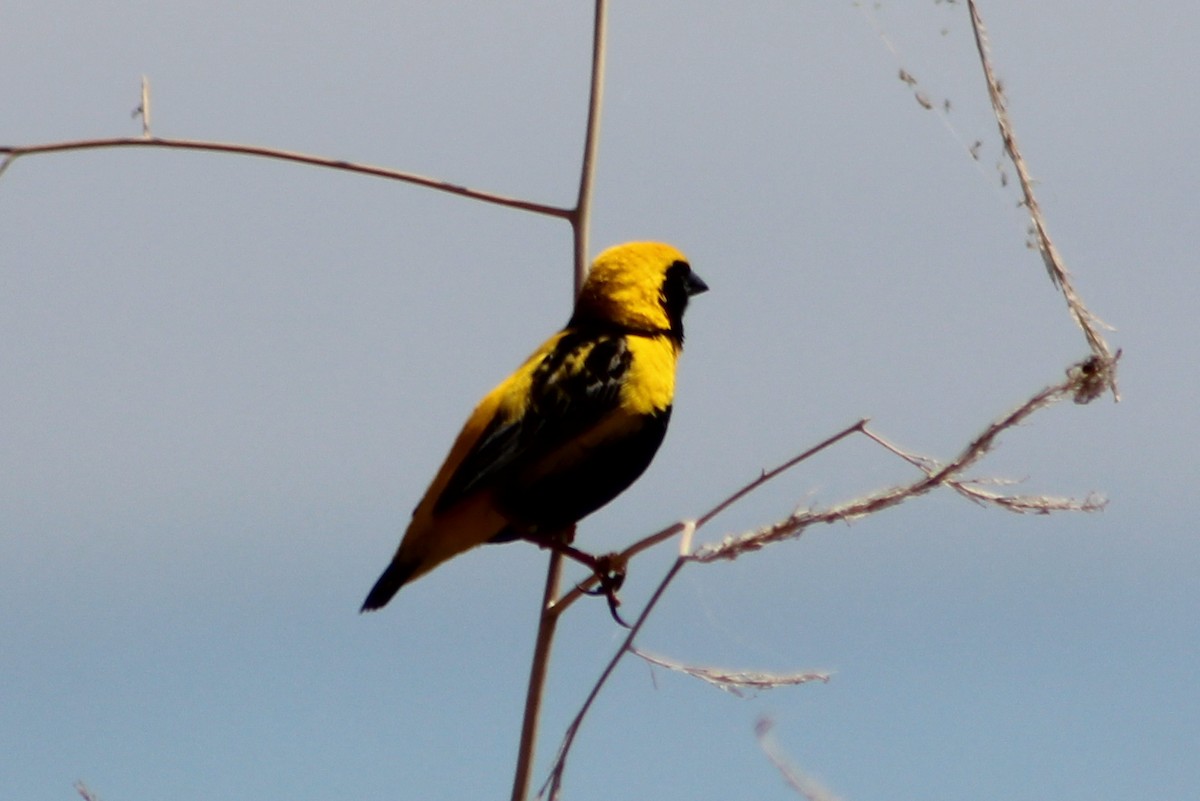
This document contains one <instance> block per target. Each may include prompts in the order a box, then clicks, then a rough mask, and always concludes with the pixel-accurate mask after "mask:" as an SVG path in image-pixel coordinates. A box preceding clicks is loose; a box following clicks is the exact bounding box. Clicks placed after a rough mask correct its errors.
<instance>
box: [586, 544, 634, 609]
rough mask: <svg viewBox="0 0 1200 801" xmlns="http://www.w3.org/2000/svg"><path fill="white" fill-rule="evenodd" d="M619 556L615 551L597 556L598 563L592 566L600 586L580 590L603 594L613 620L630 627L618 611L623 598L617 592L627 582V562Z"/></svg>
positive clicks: (592, 593) (588, 593)
mask: <svg viewBox="0 0 1200 801" xmlns="http://www.w3.org/2000/svg"><path fill="white" fill-rule="evenodd" d="M619 557H620V555H619V554H615V553H610V554H605V555H604V556H598V557H596V564H595V565H593V566H592V571H593V573H594V574H595V576H596V581H597V582H598V583H599V585H600V586H598V587H596V589H594V590H586V589H583V588H582V587H581V588H580V591H581V592H583V593H584V594H585V595H603V596H604V599H605V600H606V601H608V611H609V614H611V615H612V618H613V620H615V621H617V624H618V625H620V626H624V627H625V628H630V625H629V624H628V623H626V622H625V620H624V619H623V618H622V617H621V614H620V613H619V612H618V611H617V607H619V606H620V605H621V599H620V598H618V597H617V592H618V591H619V590H620V589H621V585H623V584H624V583H625V564H624V561H623V560H622V559H620V558H619Z"/></svg>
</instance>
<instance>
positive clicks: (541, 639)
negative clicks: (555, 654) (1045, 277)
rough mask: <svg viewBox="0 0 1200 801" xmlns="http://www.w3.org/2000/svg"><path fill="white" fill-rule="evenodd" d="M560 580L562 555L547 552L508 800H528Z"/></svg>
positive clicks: (555, 624) (556, 620)
mask: <svg viewBox="0 0 1200 801" xmlns="http://www.w3.org/2000/svg"><path fill="white" fill-rule="evenodd" d="M561 578H562V555H561V554H560V553H559V552H558V551H551V552H550V563H549V564H548V565H547V567H546V588H545V590H544V591H543V592H542V605H541V607H540V608H541V613H540V615H539V617H538V630H537V639H536V640H535V641H534V646H533V659H532V661H531V664H530V666H529V686H528V688H527V690H526V692H525V714H524V716H523V717H522V719H521V739H520V741H519V744H518V747H517V768H516V771H514V773H513V789H512V801H524V799H526V798H528V797H529V785H530V782H531V779H532V776H533V758H534V755H535V754H536V753H537V736H538V723H539V722H540V720H541V712H542V698H543V697H544V695H545V686H546V672H547V671H548V670H549V668H550V647H551V646H552V645H553V644H554V632H555V627H556V626H557V624H558V615H557V614H555V613H554V611H553V602H554V599H555V597H557V595H558V585H559V582H560V580H561Z"/></svg>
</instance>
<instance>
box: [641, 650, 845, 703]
mask: <svg viewBox="0 0 1200 801" xmlns="http://www.w3.org/2000/svg"><path fill="white" fill-rule="evenodd" d="M629 652H630V653H632V654H633V655H634V656H636V657H639V658H641V659H642V660H643V661H646V662H649V663H650V664H651V665H657V666H658V667H661V668H665V669H667V670H673V671H675V672H676V673H683V674H684V675H687V676H691V677H692V678H696V679H700V681H703V682H706V683H708V684H711V685H712V686H714V687H716V688H717V689H720V690H724V691H725V692H727V693H732V694H733V695H736V696H739V697H745V695H746V693H745V692H744V691H746V690H751V691H753V690H773V689H775V688H776V687H795V686H796V685H798V684H808V683H810V682H814V681H819V682H823V683H826V684H828V683H829V679H830V674H829V673H826V672H824V671H804V672H801V673H763V672H759V671H750V670H726V669H723V668H714V667H707V666H701V665H685V664H683V663H682V662H675V661H672V660H670V659H665V658H663V657H661V656H654V655H653V654H648V653H646V652H645V651H643V650H641V649H640V648H635V647H634V646H632V645H631V646H629Z"/></svg>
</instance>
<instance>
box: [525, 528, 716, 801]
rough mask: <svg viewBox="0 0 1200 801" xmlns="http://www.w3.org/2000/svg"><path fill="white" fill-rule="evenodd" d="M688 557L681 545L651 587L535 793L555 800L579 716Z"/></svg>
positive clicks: (592, 701)
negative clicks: (667, 567)
mask: <svg viewBox="0 0 1200 801" xmlns="http://www.w3.org/2000/svg"><path fill="white" fill-rule="evenodd" d="M694 528H695V527H694V526H691V527H689V530H691V529H694ZM689 545H690V543H689ZM689 560H690V557H689V556H688V554H687V553H685V552H683V549H682V548H681V549H680V554H679V556H678V558H676V559H675V562H674V564H672V565H671V569H670V570H668V571H667V575H665V576H663V580H662V581H661V582H660V583H659V585H658V587H657V589H655V590H654V594H653V595H651V596H650V600H649V601H647V602H646V606H645V608H644V609H642V612H641V614H640V615H638V617H637V620H635V621H634V622H633V625H632V626H630V627H629V633H628V634H626V635H625V640H624V641H623V642H622V643H621V647H620V648H618V649H617V652H616V653H615V654H613V656H612V659H610V660H609V661H608V664H607V665H606V666H605V667H604V671H603V672H602V673H601V674H600V678H599V679H597V680H596V684H595V685H594V686H593V687H592V691H591V692H590V693H588V697H587V699H586V700H584V702H583V706H582V707H580V709H579V712H578V714H576V715H575V719H574V720H572V721H571V725H570V726H568V727H567V733H566V735H564V736H563V741H562V744H561V745H560V746H559V747H558V755H557V756H556V757H555V758H554V767H552V768H551V769H550V778H548V779H546V783H545V784H544V785H543V786H542V789H541V792H540V793H538V795H539V796H542V795H545V794H546V793H547V791H549V794H550V801H558V799H559V796H560V794H561V792H562V777H563V771H564V770H565V769H566V767H567V754H568V753H570V751H571V746H572V745H573V744H574V743H575V735H576V734H578V733H579V727H580V726H582V725H583V719H584V718H585V717H587V713H588V711H589V710H591V708H592V704H593V703H594V702H595V700H596V696H598V695H600V690H602V689H603V688H604V685H605V683H607V682H608V678H609V677H610V676H611V675H612V674H613V671H614V670H616V668H617V665H618V664H619V663H620V661H621V660H622V659H623V658H624V657H625V654H627V653H629V651H630V646H631V645H633V638H634V637H636V636H637V635H638V632H639V631H641V630H642V626H643V625H644V624H645V622H646V618H648V617H650V613H651V612H653V611H654V607H655V606H656V605H657V604H658V602H659V600H660V599H661V598H662V596H663V593H664V592H666V591H667V586H668V585H669V584H670V583H671V582H672V581H673V580H674V579H675V576H676V575H678V574H679V571H680V569H681V568H682V567H683V566H684V565H685V564H686V563H687V562H688V561H689Z"/></svg>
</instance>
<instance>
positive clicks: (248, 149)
mask: <svg viewBox="0 0 1200 801" xmlns="http://www.w3.org/2000/svg"><path fill="white" fill-rule="evenodd" d="M119 147H154V148H172V149H178V150H201V151H206V152H214V153H234V154H237V155H241V156H260V157H262V158H270V159H279V160H281V161H290V162H295V163H298V164H308V165H311V166H314V167H325V168H328V169H331V170H343V171H345V172H354V173H359V174H361V175H372V176H375V177H377V178H387V179H389V180H393V181H403V182H405V183H410V184H416V185H417V186H423V187H426V188H428V189H436V190H438V191H440V192H449V193H450V194H452V195H460V196H462V197H467V198H471V199H472V200H481V201H484V202H486V203H494V204H496V205H499V206H507V207H509V208H513V209H519V210H521V211H529V212H533V213H535V214H544V215H547V216H549V217H558V218H560V219H564V220H570V219H571V218H572V215H573V214H574V212H573V211H572V210H571V209H564V208H560V207H558V206H549V205H546V204H543V203H534V202H532V201H528V200H521V199H520V198H515V197H508V196H506V195H499V194H496V193H494V192H484V191H481V190H478V189H468V188H467V187H465V186H459V185H458V184H452V183H449V182H447V181H441V180H438V179H437V178H428V177H426V176H424V175H417V174H416V173H411V172H404V171H402V170H393V169H391V168H389V167H377V166H375V165H372V164H359V163H356V162H352V161H345V160H343V159H334V158H329V157H328V156H315V155H312V154H310V153H298V152H296V151H293V150H281V149H279V148H274V147H260V146H258V145H244V144H237V143H234V142H210V141H206V140H201V139H163V138H158V137H155V138H143V137H116V138H111V139H77V140H73V141H68V142H50V143H46V144H40V145H27V146H21V147H15V146H4V147H0V153H5V154H7V156H6V157H5V159H4V161H3V162H0V174H2V173H3V172H4V170H5V169H7V168H8V166H9V165H10V164H12V162H14V161H16V160H17V159H18V158H20V157H22V156H33V155H38V154H42V153H65V152H70V151H72V150H103V149H107V148H119Z"/></svg>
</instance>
